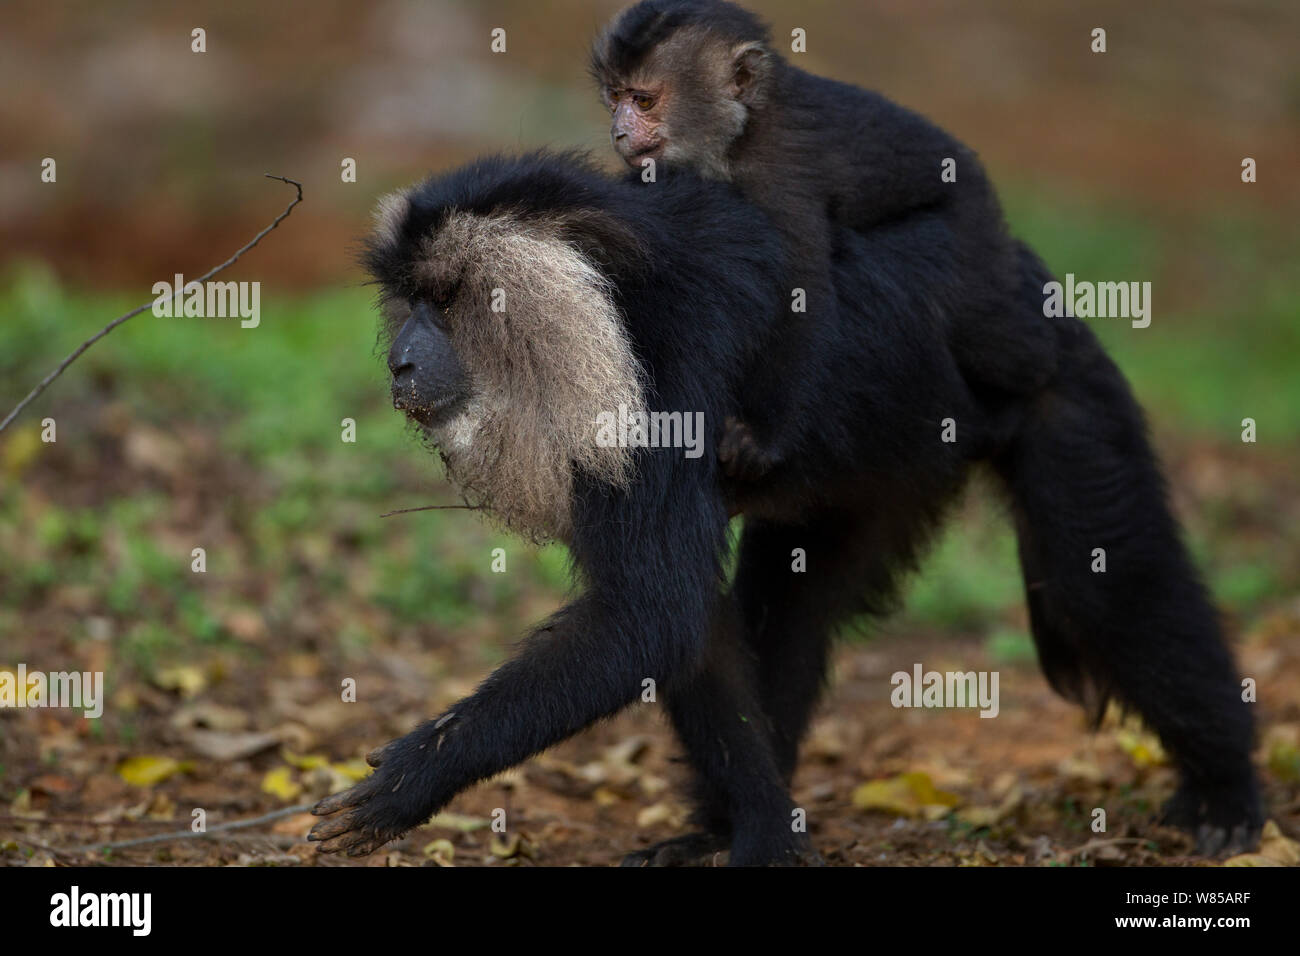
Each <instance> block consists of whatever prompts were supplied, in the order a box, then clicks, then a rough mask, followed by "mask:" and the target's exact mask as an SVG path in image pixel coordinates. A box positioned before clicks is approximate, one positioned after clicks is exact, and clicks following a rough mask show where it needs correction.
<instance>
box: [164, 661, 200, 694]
mask: <svg viewBox="0 0 1300 956" xmlns="http://www.w3.org/2000/svg"><path fill="white" fill-rule="evenodd" d="M153 682H154V684H156V685H157V686H158V687H161V688H162V689H163V690H178V691H180V692H181V695H182V696H183V697H193V696H194V695H195V694H197V693H198V692H199V691H201V690H203V688H204V687H207V686H208V678H207V676H206V675H205V674H204V673H203V671H202V670H201V669H200V668H198V667H195V666H194V665H193V664H181V665H178V666H176V667H163V668H160V669H159V670H158V671H157V672H156V673H155V674H154V675H153Z"/></svg>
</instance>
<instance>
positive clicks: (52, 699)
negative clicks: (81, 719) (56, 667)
mask: <svg viewBox="0 0 1300 956" xmlns="http://www.w3.org/2000/svg"><path fill="white" fill-rule="evenodd" d="M8 707H13V708H24V707H66V708H68V709H73V710H75V709H78V708H80V709H81V710H82V712H83V714H84V715H85V716H86V717H89V718H91V719H94V718H96V717H100V716H102V715H103V713H104V673H103V671H85V672H82V671H54V672H52V673H46V672H45V671H29V670H28V669H27V665H26V664H19V665H18V667H17V669H16V670H0V708H8Z"/></svg>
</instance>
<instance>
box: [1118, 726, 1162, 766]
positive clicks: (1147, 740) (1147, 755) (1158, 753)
mask: <svg viewBox="0 0 1300 956" xmlns="http://www.w3.org/2000/svg"><path fill="white" fill-rule="evenodd" d="M1115 740H1116V741H1117V742H1118V743H1119V746H1120V749H1121V750H1123V751H1124V752H1125V753H1126V754H1128V755H1129V758H1130V759H1131V760H1132V761H1133V763H1135V764H1136V765H1137V766H1139V767H1158V766H1162V765H1163V764H1165V763H1167V762H1168V761H1167V759H1166V758H1165V751H1164V748H1163V747H1161V746H1160V741H1159V740H1158V739H1157V738H1156V735H1155V734H1152V733H1148V732H1146V731H1145V730H1142V731H1137V730H1119V731H1116V733H1115Z"/></svg>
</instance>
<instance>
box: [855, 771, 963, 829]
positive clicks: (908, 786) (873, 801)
mask: <svg viewBox="0 0 1300 956" xmlns="http://www.w3.org/2000/svg"><path fill="white" fill-rule="evenodd" d="M852 799H853V805H854V806H855V807H857V808H858V809H859V810H883V811H884V812H886V813H893V814H895V815H897V816H905V817H925V818H926V819H928V820H937V819H941V818H942V817H944V816H946V815H947V813H948V812H949V810H951V809H952V808H953V807H955V806H957V805H958V804H959V803H961V798H960V797H958V796H957V795H956V794H955V793H948V792H946V791H944V790H938V789H936V788H935V786H934V783H933V781H931V780H930V777H929V775H928V774H924V773H900V774H899V775H898V776H896V777H888V778H886V779H884V780H869V781H867V782H866V783H864V784H862V785H861V786H859V787H858V788H857V789H856V790H854V791H853V798H852Z"/></svg>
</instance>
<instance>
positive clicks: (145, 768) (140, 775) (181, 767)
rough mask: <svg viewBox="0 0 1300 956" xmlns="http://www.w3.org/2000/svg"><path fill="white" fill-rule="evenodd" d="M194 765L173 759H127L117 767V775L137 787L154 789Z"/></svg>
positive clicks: (148, 757)
mask: <svg viewBox="0 0 1300 956" xmlns="http://www.w3.org/2000/svg"><path fill="white" fill-rule="evenodd" d="M192 766H193V765H192V764H190V763H186V762H182V761H180V760H173V759H172V758H171V757H151V756H141V757H127V758H126V759H125V760H123V761H122V762H121V763H120V764H118V765H117V775H118V776H119V777H121V778H122V779H123V780H125V781H126V782H127V783H129V784H131V785H132V786H136V787H152V786H153V785H154V784H158V783H162V782H163V781H164V780H166V779H167V778H168V777H171V776H174V775H175V774H178V773H182V772H184V771H187V770H189V769H191V767H192Z"/></svg>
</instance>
